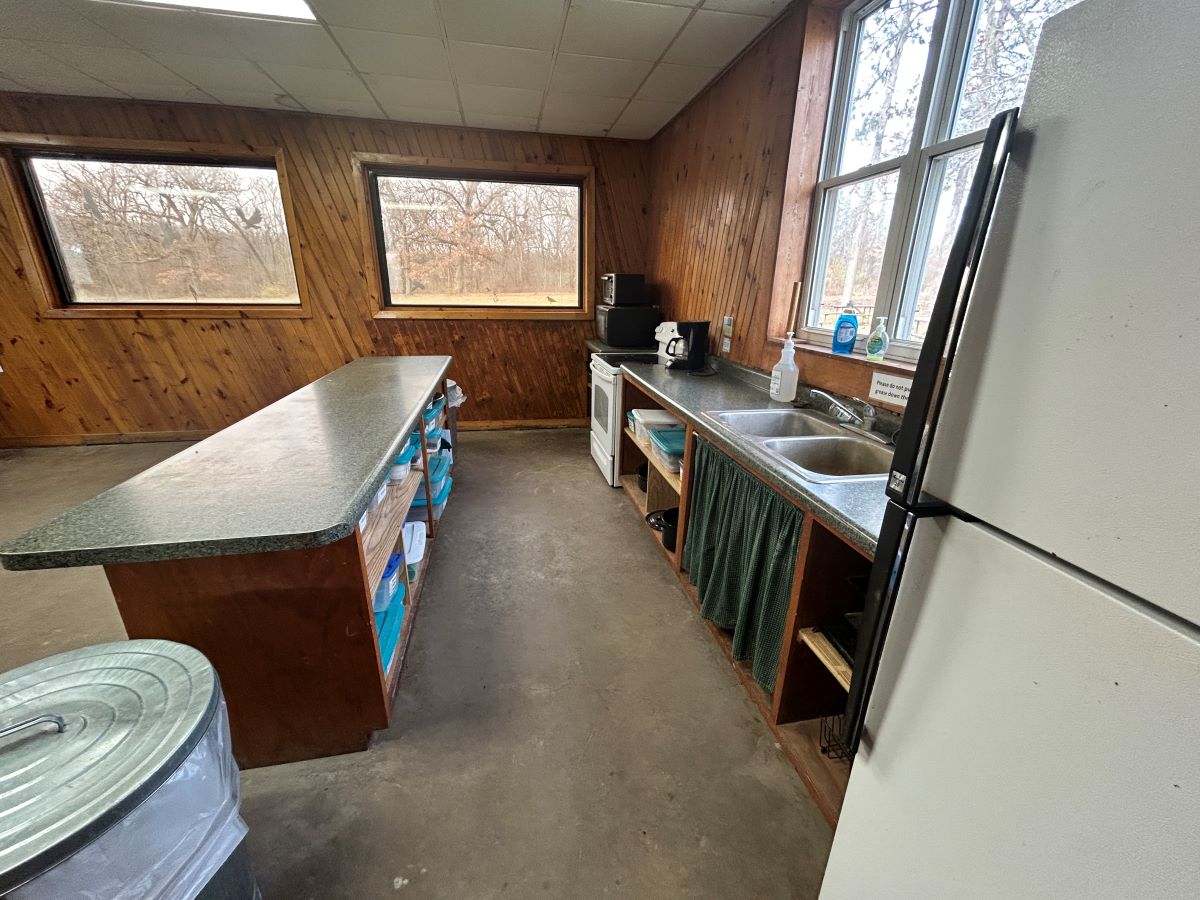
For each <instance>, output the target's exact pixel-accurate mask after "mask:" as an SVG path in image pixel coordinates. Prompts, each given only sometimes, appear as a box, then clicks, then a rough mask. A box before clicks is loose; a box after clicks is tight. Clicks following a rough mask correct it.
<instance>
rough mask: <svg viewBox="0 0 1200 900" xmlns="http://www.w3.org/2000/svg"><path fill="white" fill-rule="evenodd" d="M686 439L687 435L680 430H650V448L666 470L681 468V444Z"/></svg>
mask: <svg viewBox="0 0 1200 900" xmlns="http://www.w3.org/2000/svg"><path fill="white" fill-rule="evenodd" d="M686 439H687V435H686V434H685V433H684V432H682V431H678V430H675V429H671V430H664V429H661V428H655V429H654V430H653V431H651V432H650V449H651V450H652V451H653V452H654V456H655V458H656V459H657V460H658V461H659V462H661V463H662V464H663V465H664V466H666V467H667V469H668V470H670V471H672V472H678V471H679V470H680V469H681V468H683V445H684V442H685V441H686Z"/></svg>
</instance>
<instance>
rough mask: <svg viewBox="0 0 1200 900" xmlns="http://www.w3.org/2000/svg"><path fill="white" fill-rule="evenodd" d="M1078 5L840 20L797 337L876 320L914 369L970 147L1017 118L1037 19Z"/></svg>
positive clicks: (908, 3)
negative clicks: (842, 318) (882, 319)
mask: <svg viewBox="0 0 1200 900" xmlns="http://www.w3.org/2000/svg"><path fill="white" fill-rule="evenodd" d="M1075 2H1076V0H871V2H866V3H861V2H860V3H858V4H856V5H854V6H852V7H850V8H849V9H848V10H847V12H846V16H845V19H844V22H843V30H842V37H841V45H840V47H839V51H838V62H837V72H836V73H835V81H834V93H833V98H832V102H831V109H830V117H829V125H828V128H827V131H826V136H825V150H824V155H823V158H822V163H821V176H822V179H821V181H820V182H819V183H818V185H817V191H816V199H815V203H816V209H815V211H814V216H813V225H812V233H811V235H810V238H809V258H808V264H807V272H808V275H807V278H806V280H805V285H806V294H805V303H804V304H803V307H802V310H803V312H802V321H801V322H800V323H799V327H800V329H801V330H802V331H803V332H805V333H806V334H807V336H808V337H810V338H820V339H822V340H824V339H825V338H824V337H823V336H824V335H828V333H829V331H830V330H831V329H832V326H833V323H834V321H835V320H836V319H837V317H838V315H839V313H840V312H841V310H842V309H843V308H844V307H846V306H847V305H853V306H854V307H855V308H856V309H857V310H858V313H859V333H860V335H861V336H862V340H863V341H865V340H866V335H867V334H869V333H870V331H871V329H872V328H873V327H874V318H875V317H877V316H887V319H888V331H889V333H890V334H891V335H892V337H893V342H892V348H893V352H894V353H895V355H897V356H900V357H908V358H915V357H916V353H917V351H918V349H919V347H920V342H921V340H922V339H923V338H924V335H925V328H926V325H927V324H928V321H929V315H930V312H931V310H932V306H933V301H934V297H935V295H936V293H937V289H938V285H939V283H940V280H941V276H942V270H943V269H944V267H945V264H946V257H947V255H948V253H949V250H950V244H951V242H952V241H953V239H954V232H955V230H956V228H957V227H958V220H959V218H960V217H961V215H962V209H963V204H964V203H965V201H966V195H967V190H968V188H969V187H970V183H971V177H972V175H973V174H974V171H975V164H976V162H977V160H978V157H979V148H980V145H981V143H982V141H983V137H984V133H985V131H986V129H987V125H988V122H989V121H990V120H991V118H992V116H994V115H995V114H996V113H998V112H1001V111H1002V110H1005V109H1008V108H1010V107H1012V106H1016V105H1017V104H1019V103H1020V101H1021V96H1022V94H1023V93H1024V91H1025V82H1026V81H1027V80H1028V78H1029V70H1030V66H1031V64H1032V62H1033V52H1034V50H1035V49H1036V47H1037V41H1038V38H1039V36H1040V35H1041V30H1042V25H1043V23H1044V22H1045V21H1046V19H1047V18H1049V17H1050V16H1052V15H1054V14H1055V13H1057V12H1060V11H1062V10H1063V9H1066V8H1067V7H1068V6H1071V5H1073V4H1074V3H1075Z"/></svg>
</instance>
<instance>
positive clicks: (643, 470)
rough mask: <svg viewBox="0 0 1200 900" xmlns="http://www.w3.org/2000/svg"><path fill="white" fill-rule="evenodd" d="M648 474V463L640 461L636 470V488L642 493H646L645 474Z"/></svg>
mask: <svg viewBox="0 0 1200 900" xmlns="http://www.w3.org/2000/svg"><path fill="white" fill-rule="evenodd" d="M649 474H650V464H649V463H642V464H641V465H640V466H638V470H637V480H638V490H639V491H641V492H642V493H643V494H644V493H646V476H647V475H649Z"/></svg>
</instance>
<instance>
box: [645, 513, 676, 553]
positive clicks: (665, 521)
mask: <svg viewBox="0 0 1200 900" xmlns="http://www.w3.org/2000/svg"><path fill="white" fill-rule="evenodd" d="M646 524H647V525H649V526H650V527H651V528H653V529H654V530H655V531H661V532H662V542H663V546H664V547H666V548H667V549H668V550H670V551H671V552H674V551H675V540H676V535H678V533H679V507H678V506H673V507H671V508H670V509H660V510H656V511H655V512H652V513H650V515H648V516H646Z"/></svg>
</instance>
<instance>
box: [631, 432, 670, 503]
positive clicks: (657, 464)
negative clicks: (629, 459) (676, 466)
mask: <svg viewBox="0 0 1200 900" xmlns="http://www.w3.org/2000/svg"><path fill="white" fill-rule="evenodd" d="M625 434H626V435H628V436H629V439H630V440H631V441H633V442H634V443H635V444H637V446H638V449H640V450H641V451H642V453H643V454H645V457H646V462H648V463H650V465H652V466H654V468H656V469H658V472H659V474H660V475H662V477H663V480H664V481H665V482H666V483H667V486H668V487H670V488H671V490H673V491H674V492H675V493H676V494H678V493H679V492H680V491H681V490H682V481H683V480H682V479H681V478H680V475H679V473H678V472H672V471H671V470H670V469H668V468H667V467H666V466H665V465H663V462H662V460H660V459H659V458H658V457H657V456H655V455H654V449H653V448H652V447H651V446H650V441H648V440H645V441H643V440H640V439H639V438H638V436H637V433H636V432H635V431H634V430H633V429H632V428H630V427H629V426H628V425H626V426H625Z"/></svg>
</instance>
